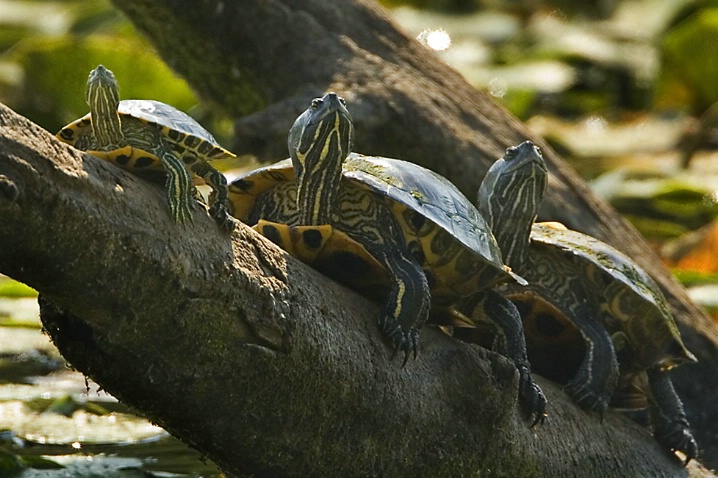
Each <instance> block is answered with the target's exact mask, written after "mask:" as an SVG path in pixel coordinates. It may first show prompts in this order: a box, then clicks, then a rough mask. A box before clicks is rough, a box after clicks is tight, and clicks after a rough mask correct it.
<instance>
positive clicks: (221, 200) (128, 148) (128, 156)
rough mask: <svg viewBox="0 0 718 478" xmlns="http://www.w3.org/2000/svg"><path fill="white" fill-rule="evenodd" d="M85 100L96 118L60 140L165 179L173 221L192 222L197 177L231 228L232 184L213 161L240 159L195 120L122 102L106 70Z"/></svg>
mask: <svg viewBox="0 0 718 478" xmlns="http://www.w3.org/2000/svg"><path fill="white" fill-rule="evenodd" d="M85 100H86V102H87V104H88V106H89V107H90V112H89V113H88V114H86V115H85V116H83V117H81V118H79V119H77V120H75V121H73V122H71V123H69V124H68V125H67V126H65V127H63V128H62V129H61V130H60V131H59V132H58V133H57V137H58V138H59V139H60V140H61V141H63V142H65V143H68V144H70V145H72V146H74V147H75V148H77V149H79V150H82V151H86V152H88V153H90V154H92V155H93V156H97V157H99V158H101V159H105V160H107V161H110V162H112V163H114V164H115V165H117V166H119V167H121V168H123V169H125V170H127V171H130V172H133V173H137V174H139V175H140V176H144V177H147V178H150V179H157V178H162V179H164V180H165V186H166V188H167V199H168V202H169V206H170V211H171V214H172V217H173V218H174V219H175V221H177V222H179V223H184V222H187V221H189V220H191V214H190V206H191V205H192V204H193V203H192V202H191V201H192V199H191V196H192V195H193V194H194V195H195V197H197V192H196V190H195V188H194V186H193V184H192V173H193V174H195V175H197V176H198V177H199V178H201V179H202V180H204V181H206V182H207V183H208V184H209V185H210V187H211V188H212V195H211V196H210V215H212V217H214V218H215V220H216V221H217V222H218V223H219V224H220V226H222V227H225V228H230V227H232V220H231V218H230V216H229V214H228V213H227V180H226V178H225V177H224V175H223V174H222V173H220V172H219V171H217V170H216V169H215V168H213V167H212V166H210V164H209V163H208V162H207V161H211V160H215V159H223V158H233V157H235V155H234V154H233V153H231V152H229V151H227V150H226V149H224V148H223V147H222V146H220V145H219V144H218V143H217V140H215V139H214V137H213V136H212V135H211V134H210V133H209V132H208V131H207V130H206V129H204V128H203V127H202V126H201V125H200V124H199V123H197V121H195V120H194V119H193V118H192V117H190V116H189V115H187V114H186V113H183V112H182V111H180V110H178V109H176V108H174V107H173V106H170V105H168V104H166V103H162V102H159V101H154V100H122V101H120V99H119V85H118V82H117V80H116V79H115V75H114V73H113V72H112V71H111V70H109V69H107V68H105V67H104V66H102V65H99V66H97V68H95V69H94V70H92V71H91V72H90V75H89V77H88V79H87V87H86V91H85Z"/></svg>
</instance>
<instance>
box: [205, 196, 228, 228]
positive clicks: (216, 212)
mask: <svg viewBox="0 0 718 478" xmlns="http://www.w3.org/2000/svg"><path fill="white" fill-rule="evenodd" d="M209 215H210V216H212V218H213V219H214V220H215V221H216V222H217V224H219V227H221V228H222V229H224V230H225V231H231V230H232V229H233V228H234V221H233V220H232V217H231V216H230V214H229V209H228V208H227V205H226V204H224V203H221V202H215V203H214V204H212V205H211V206H210V207H209Z"/></svg>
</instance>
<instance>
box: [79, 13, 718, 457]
mask: <svg viewBox="0 0 718 478" xmlns="http://www.w3.org/2000/svg"><path fill="white" fill-rule="evenodd" d="M113 1H114V3H115V5H116V6H117V7H118V8H119V9H121V10H122V11H124V12H125V13H126V14H127V15H128V16H129V18H130V19H131V20H132V22H133V23H134V24H135V25H136V26H137V27H138V28H139V30H140V31H142V32H143V33H144V34H146V35H147V36H148V38H149V39H150V40H151V41H152V42H153V43H154V44H155V46H156V47H157V49H158V50H159V52H160V54H161V55H162V56H163V57H164V59H165V60H166V61H167V62H168V63H169V64H170V65H171V66H172V67H173V68H174V69H175V70H176V71H177V72H179V73H180V74H181V75H182V76H184V77H185V78H186V79H187V80H188V81H189V82H190V84H191V85H192V86H193V87H194V88H195V90H197V91H198V92H199V93H200V95H201V96H202V97H204V98H205V99H207V100H209V101H210V102H212V103H214V104H216V105H220V106H221V107H223V108H225V109H226V110H227V111H228V112H229V113H231V114H232V115H235V116H236V117H243V118H241V119H239V120H238V121H237V128H236V136H237V139H236V144H235V145H234V150H235V152H237V153H240V154H244V153H251V154H255V155H257V156H258V157H260V158H263V159H267V160H268V159H281V158H284V157H285V156H286V155H287V152H286V135H287V131H288V130H289V127H290V125H291V124H292V122H293V120H294V119H295V118H296V116H297V115H298V114H299V113H300V112H301V111H302V110H303V109H304V108H306V105H307V104H308V102H309V100H310V99H311V98H312V97H315V96H319V95H321V94H322V93H324V92H325V91H330V90H334V91H336V92H338V93H339V94H341V95H342V96H344V97H345V98H346V99H347V101H348V103H349V109H350V112H351V113H352V115H353V117H354V121H355V126H356V141H355V148H354V149H355V151H358V152H361V153H365V154H378V155H383V156H389V157H396V158H400V159H406V160H410V161H414V162H416V163H419V164H422V165H423V166H426V167H429V168H431V169H434V170H435V171H437V172H439V173H440V174H442V175H444V176H446V177H448V178H449V179H451V180H452V181H453V182H454V183H455V184H456V185H457V186H458V187H459V188H460V189H461V190H462V191H463V192H464V193H465V194H467V196H468V197H469V198H474V197H475V194H476V191H477V190H478V185H479V183H480V181H481V179H482V178H483V175H484V173H485V171H486V170H487V168H488V167H489V165H490V164H491V163H493V161H494V160H495V159H496V158H498V157H499V156H501V155H502V154H503V151H504V150H505V148H506V147H508V146H511V145H516V144H518V143H520V142H521V141H523V140H524V139H527V138H528V139H531V140H532V141H534V142H535V143H537V144H539V145H541V147H542V149H543V151H544V157H545V158H546V160H547V162H548V164H549V168H550V171H551V178H550V189H549V193H548V195H547V199H546V200H545V201H544V204H543V208H542V211H541V215H540V219H542V220H558V221H561V222H563V223H565V224H566V225H567V226H568V227H570V228H573V229H577V230H579V231H582V232H585V233H588V234H591V235H594V236H596V237H598V238H600V239H603V240H604V241H606V242H608V243H610V244H612V245H613V246H615V247H617V248H618V249H620V250H622V251H624V252H626V253H627V254H628V255H629V257H632V258H634V259H635V260H636V261H637V262H638V263H639V264H640V265H641V266H643V267H644V268H645V269H646V270H647V271H648V272H649V273H650V274H651V275H652V276H653V277H654V278H655V279H656V280H657V281H658V283H659V284H660V285H661V286H662V288H663V290H664V292H665V293H666V296H667V298H668V299H669V301H670V303H671V306H672V310H673V313H674V316H675V317H676V320H677V321H678V323H679V327H680V329H681V332H682V334H683V338H684V341H685V342H686V345H687V346H688V348H689V349H691V350H692V351H693V353H695V354H696V355H697V356H698V357H699V359H700V360H701V363H700V364H698V365H695V366H691V367H682V368H680V369H678V370H676V372H674V374H673V375H674V377H675V381H676V384H677V387H678V389H679V393H680V394H681V396H682V397H683V398H684V400H685V402H686V408H687V411H688V415H689V418H690V419H691V421H692V423H693V424H694V428H695V429H696V433H697V438H698V441H699V445H700V446H701V448H702V449H703V450H704V451H705V456H706V457H709V458H710V457H713V459H712V461H711V463H712V464H713V466H716V467H718V386H716V384H717V383H718V366H717V365H718V347H717V344H718V329H717V328H716V327H715V325H714V324H713V323H712V321H711V320H710V318H709V317H708V316H707V315H706V313H705V312H704V311H703V310H702V309H701V308H699V307H697V306H696V305H695V304H693V303H692V302H691V301H690V300H689V299H688V297H687V295H686V293H685V290H684V289H683V288H682V287H681V286H680V285H678V283H677V282H676V281H675V279H674V278H673V276H672V275H671V274H670V272H669V271H668V270H667V269H666V268H665V267H664V266H663V265H662V264H661V262H660V260H659V259H658V258H657V257H656V256H655V254H653V253H652V252H651V250H650V248H649V246H648V245H647V244H646V242H645V241H644V240H643V238H642V237H640V235H639V234H638V233H637V232H636V230H635V229H634V228H633V227H631V226H630V225H629V224H628V223H627V222H626V221H625V220H623V219H622V218H621V217H620V216H619V215H618V214H617V213H616V212H615V211H614V210H613V209H612V208H611V207H610V206H608V205H607V204H606V203H605V202H604V201H602V200H601V199H600V198H598V197H596V196H595V195H594V194H592V193H591V191H590V190H589V188H588V187H587V185H586V184H585V183H584V182H583V181H582V180H581V179H580V178H579V177H578V175H577V174H576V173H575V172H574V171H573V170H572V169H571V168H570V167H569V166H567V165H566V164H565V163H564V162H563V161H562V160H561V159H560V158H559V157H558V156H557V154H556V153H555V152H554V151H553V150H551V149H550V148H549V147H548V146H547V145H546V144H545V143H544V142H543V141H542V140H540V139H539V138H535V137H533V135H531V134H530V133H529V132H528V131H527V130H526V128H525V127H524V126H523V125H521V124H520V122H519V121H517V120H516V119H515V118H513V117H512V116H511V115H510V114H509V113H507V112H506V111H505V110H504V109H503V108H502V107H500V106H499V105H497V104H496V103H495V102H494V101H493V100H492V99H491V98H490V97H489V96H488V95H486V94H485V93H483V92H481V91H477V90H476V89H475V88H473V87H472V86H471V85H469V84H468V83H467V82H466V81H465V80H464V79H463V78H462V77H461V76H460V75H459V74H458V73H456V72H455V71H453V70H452V69H451V68H449V67H448V66H447V65H446V64H444V63H443V62H442V61H441V60H440V59H438V57H437V56H436V55H434V54H433V53H432V52H431V51H429V50H427V49H426V48H424V47H423V46H422V45H420V44H419V43H418V42H416V41H414V40H412V39H409V38H408V37H406V36H405V35H404V34H403V33H401V32H400V31H398V30H397V28H396V27H395V26H394V25H393V24H392V23H391V21H390V20H389V18H388V17H387V15H386V14H385V13H384V12H383V11H382V9H381V7H379V6H378V5H377V4H376V3H375V2H374V1H372V0H342V1H332V2H327V1H325V0H291V1H290V0H238V1H235V2H226V1H224V0H206V1H204V2H202V3H201V4H195V3H191V5H192V7H191V8H188V5H190V3H189V2H186V1H182V0H121V1H118V0H113ZM78 74H80V73H78ZM138 81H139V80H138ZM260 108H262V111H261V112H259V113H256V114H253V115H250V116H246V115H247V114H249V113H252V112H255V111H257V110H259V109H260ZM707 404H710V405H707Z"/></svg>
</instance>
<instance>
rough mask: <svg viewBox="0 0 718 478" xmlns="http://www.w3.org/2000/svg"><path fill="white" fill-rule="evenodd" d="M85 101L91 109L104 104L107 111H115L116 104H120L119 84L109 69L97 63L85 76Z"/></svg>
mask: <svg viewBox="0 0 718 478" xmlns="http://www.w3.org/2000/svg"><path fill="white" fill-rule="evenodd" d="M85 101H86V102H87V105H88V106H89V107H90V108H91V109H95V106H102V105H105V106H106V108H107V109H108V111H113V110H114V111H117V105H119V104H120V86H119V85H118V83H117V80H116V79H115V74H114V73H112V71H111V70H108V69H107V68H105V67H104V66H102V65H98V66H97V68H95V69H94V70H92V71H91V72H90V76H88V77H87V87H86V89H85Z"/></svg>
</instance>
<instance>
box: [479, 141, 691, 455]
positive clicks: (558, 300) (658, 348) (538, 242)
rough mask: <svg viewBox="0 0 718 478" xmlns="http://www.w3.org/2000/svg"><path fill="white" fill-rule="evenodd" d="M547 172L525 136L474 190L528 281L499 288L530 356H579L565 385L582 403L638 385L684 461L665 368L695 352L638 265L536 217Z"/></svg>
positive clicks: (678, 409)
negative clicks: (514, 308) (521, 320)
mask: <svg viewBox="0 0 718 478" xmlns="http://www.w3.org/2000/svg"><path fill="white" fill-rule="evenodd" d="M547 176H548V173H547V170H546V165H545V163H544V161H543V158H542V156H541V153H540V151H539V150H538V148H536V147H535V146H534V145H533V144H531V143H530V142H525V143H523V144H521V145H520V146H518V147H515V148H509V149H508V150H507V151H506V154H505V156H504V157H503V158H501V159H499V160H498V161H497V162H496V163H494V165H493V166H492V167H491V168H490V169H489V172H488V173H487V175H486V178H485V179H484V181H483V182H482V184H481V187H480V189H479V194H478V206H479V211H481V213H482V214H483V215H484V217H485V218H486V219H487V221H488V223H489V224H490V225H491V228H492V230H493V231H494V234H495V236H496V238H497V241H498V243H499V245H500V246H501V250H502V251H503V252H504V254H505V256H504V258H505V259H506V262H507V263H508V264H509V265H510V266H511V267H512V268H513V269H514V270H516V271H517V272H519V273H520V274H521V275H522V276H523V277H525V278H526V279H527V280H528V281H529V285H528V286H527V287H525V288H521V289H519V288H516V287H512V286H510V285H509V286H506V287H505V290H504V292H505V293H506V294H507V296H508V297H509V298H511V299H512V300H514V301H515V302H516V303H517V305H518V306H519V309H520V310H521V311H522V312H523V313H524V315H525V329H526V337H527V342H528V344H529V345H528V346H529V350H530V357H531V358H534V357H533V355H534V354H535V355H536V356H538V357H539V358H538V359H537V360H552V359H553V362H551V364H552V365H559V364H560V363H561V362H564V364H563V365H565V364H566V363H572V362H573V360H575V358H576V357H578V358H579V361H578V362H579V363H580V365H578V367H577V370H573V371H572V372H573V373H575V375H574V376H573V377H572V378H571V379H570V380H569V382H568V385H567V390H568V392H569V393H570V394H571V395H572V396H573V397H574V399H575V400H576V402H578V403H579V404H580V405H581V406H583V407H584V408H587V409H594V410H598V411H600V412H603V411H604V410H605V409H606V408H607V407H608V404H609V402H610V400H611V397H612V396H613V394H614V390H615V388H616V384H617V382H618V381H619V378H620V382H621V384H622V388H626V387H627V386H628V385H630V384H633V385H635V386H637V387H644V388H645V393H646V394H647V398H648V401H649V403H650V406H651V411H652V421H653V427H654V434H655V436H656V438H657V440H658V441H659V442H660V443H662V444H663V445H664V446H666V447H667V448H669V449H671V450H680V451H681V452H683V453H685V454H686V456H687V457H688V459H691V458H692V457H694V456H695V455H696V453H697V446H696V443H695V441H694V439H693V437H692V435H691V432H690V429H689V425H688V422H687V420H686V416H685V413H684V411H683V407H682V405H681V402H680V399H679V398H678V396H677V395H676V393H675V391H674V390H673V386H672V384H671V381H670V379H669V377H668V375H667V374H665V373H663V372H664V371H666V370H668V369H670V368H672V367H673V366H675V365H678V364H681V363H683V362H687V361H692V360H695V358H694V357H693V355H692V354H691V353H690V352H689V351H688V350H687V349H686V348H685V346H684V345H683V342H682V341H681V337H680V334H679V332H678V329H677V327H676V324H675V322H674V320H673V317H672V316H671V314H670V312H669V309H668V304H667V302H666V299H665V298H664V297H663V294H662V293H661V291H660V289H659V287H658V285H657V284H656V283H655V282H654V281H653V279H651V277H650V276H649V275H648V274H646V272H645V271H643V269H641V268H640V267H639V266H638V265H636V263H635V262H633V261H632V260H631V259H630V258H628V257H626V256H625V255H624V254H622V253H621V252H619V251H617V250H616V249H614V248H613V247H611V246H609V245H608V244H606V243H604V242H602V241H599V240H598V239H595V238H593V237H591V236H588V235H586V234H582V233H580V232H577V231H571V230H568V229H566V228H565V227H563V226H561V225H557V224H556V223H538V224H535V223H534V221H535V219H536V215H537V212H538V207H539V204H540V202H541V200H542V198H543V195H544V192H545V190H546V184H547ZM581 339H582V342H583V343H580V342H581ZM581 354H582V356H581ZM572 355H573V357H572ZM532 363H533V364H534V367H535V368H536V369H539V367H540V365H541V364H540V363H537V361H532ZM573 363H576V362H573ZM542 370H549V372H550V367H544V368H542Z"/></svg>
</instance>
